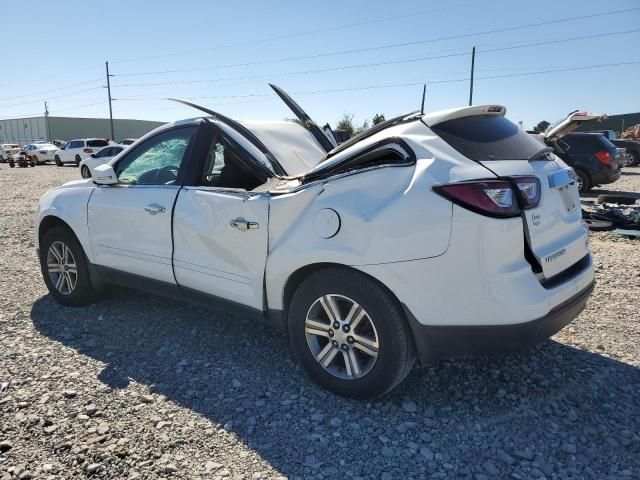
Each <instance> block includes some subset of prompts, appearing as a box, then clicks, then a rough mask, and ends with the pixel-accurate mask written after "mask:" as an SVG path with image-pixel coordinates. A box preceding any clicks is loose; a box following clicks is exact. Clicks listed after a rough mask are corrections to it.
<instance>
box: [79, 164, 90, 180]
mask: <svg viewBox="0 0 640 480" xmlns="http://www.w3.org/2000/svg"><path fill="white" fill-rule="evenodd" d="M80 175H82V178H91V172H90V171H89V167H87V166H86V165H83V166H82V168H81V169H80Z"/></svg>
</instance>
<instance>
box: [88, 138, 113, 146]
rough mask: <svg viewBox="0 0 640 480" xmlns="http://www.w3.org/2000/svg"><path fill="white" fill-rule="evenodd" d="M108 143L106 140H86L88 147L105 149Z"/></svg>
mask: <svg viewBox="0 0 640 480" xmlns="http://www.w3.org/2000/svg"><path fill="white" fill-rule="evenodd" d="M107 145H109V142H107V141H106V140H87V146H88V147H106V146H107Z"/></svg>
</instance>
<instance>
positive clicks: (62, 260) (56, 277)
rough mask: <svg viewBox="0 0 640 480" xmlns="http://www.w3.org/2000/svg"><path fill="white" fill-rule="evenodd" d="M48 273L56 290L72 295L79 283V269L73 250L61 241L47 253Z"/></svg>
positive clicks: (53, 244)
mask: <svg viewBox="0 0 640 480" xmlns="http://www.w3.org/2000/svg"><path fill="white" fill-rule="evenodd" d="M47 271H48V272H49V279H50V280H51V283H52V285H53V286H54V287H55V289H56V290H57V291H58V292H59V293H61V294H62V295H70V294H71V293H73V291H74V290H75V288H76V284H77V283H78V268H77V266H76V259H75V257H74V256H73V253H72V252H71V249H70V248H69V247H68V246H67V245H65V244H64V243H63V242H61V241H56V242H53V243H52V244H51V246H50V247H49V250H48V251H47Z"/></svg>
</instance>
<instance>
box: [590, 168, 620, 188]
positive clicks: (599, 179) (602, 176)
mask: <svg viewBox="0 0 640 480" xmlns="http://www.w3.org/2000/svg"><path fill="white" fill-rule="evenodd" d="M620 175H622V170H621V169H620V168H617V169H616V170H612V169H611V168H603V169H601V170H600V171H598V172H595V173H593V174H592V176H591V181H592V182H593V183H594V184H595V185H604V184H607V183H613V182H615V181H616V180H618V179H619V178H620Z"/></svg>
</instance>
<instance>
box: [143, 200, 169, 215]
mask: <svg viewBox="0 0 640 480" xmlns="http://www.w3.org/2000/svg"><path fill="white" fill-rule="evenodd" d="M144 209H145V211H146V212H147V213H149V214H150V215H155V214H156V213H164V212H166V211H167V209H166V208H164V207H163V206H162V205H158V204H157V203H152V204H151V205H147V206H146V207H144Z"/></svg>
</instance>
